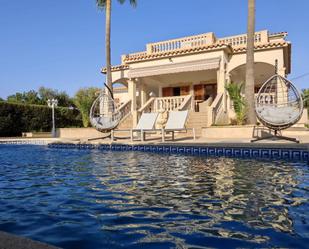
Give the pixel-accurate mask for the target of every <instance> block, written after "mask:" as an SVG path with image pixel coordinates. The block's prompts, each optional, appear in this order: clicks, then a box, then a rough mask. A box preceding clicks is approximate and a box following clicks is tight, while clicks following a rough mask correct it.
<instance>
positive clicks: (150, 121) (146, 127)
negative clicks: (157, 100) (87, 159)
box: [111, 112, 159, 141]
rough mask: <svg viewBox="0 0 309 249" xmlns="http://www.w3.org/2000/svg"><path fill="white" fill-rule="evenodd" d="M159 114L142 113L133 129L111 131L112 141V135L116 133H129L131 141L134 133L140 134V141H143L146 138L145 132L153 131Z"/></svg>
mask: <svg viewBox="0 0 309 249" xmlns="http://www.w3.org/2000/svg"><path fill="white" fill-rule="evenodd" d="M158 115H159V113H157V112H151V113H142V116H141V118H140V119H139V121H138V124H137V126H136V127H135V128H134V129H130V130H113V131H112V135H111V137H112V141H113V140H114V134H115V132H117V131H130V136H131V141H133V139H134V136H133V135H134V133H135V132H140V133H141V141H144V140H145V138H146V131H154V130H155V124H156V121H157V118H158Z"/></svg>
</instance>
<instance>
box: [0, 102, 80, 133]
mask: <svg viewBox="0 0 309 249" xmlns="http://www.w3.org/2000/svg"><path fill="white" fill-rule="evenodd" d="M51 115H52V110H51V108H49V107H48V106H41V105H24V104H17V103H8V102H0V137H10V136H21V133H22V132H36V131H37V132H47V131H50V130H51V128H52V121H51V117H52V116H51ZM55 121H56V127H62V128H64V127H81V126H82V119H81V115H80V113H79V111H78V110H76V109H74V110H72V109H69V108H65V107H57V108H55Z"/></svg>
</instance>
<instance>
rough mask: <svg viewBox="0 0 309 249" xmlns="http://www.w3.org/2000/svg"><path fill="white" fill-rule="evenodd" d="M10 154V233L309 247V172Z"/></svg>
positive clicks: (211, 162)
mask: <svg viewBox="0 0 309 249" xmlns="http://www.w3.org/2000/svg"><path fill="white" fill-rule="evenodd" d="M0 149H1V148H0ZM1 152H5V153H0V204H1V205H0V230H6V231H8V232H13V233H17V234H21V235H24V236H29V237H32V238H35V239H39V240H42V241H46V242H49V243H52V244H55V245H58V246H61V247H63V248H91V249H95V248H123V247H125V248H143V247H148V246H151V247H153V248H175V247H176V248H191V247H192V248H209V247H211V248H238V247H241V248H245V247H254V248H258V247H262V248H265V247H292V248H296V247H300V248H301V247H302V246H303V247H305V245H306V244H308V243H309V239H308V238H309V225H308V222H309V216H308V214H307V210H308V208H309V205H308V197H309V187H308V182H309V170H308V167H307V166H306V165H302V164H296V163H294V164H291V163H284V162H280V161H276V162H271V161H255V160H237V159H229V158H198V157H188V156H180V155H160V154H146V153H137V152H100V151H78V150H72V151H70V150H69V151H68V150H50V149H42V148H40V149H38V148H35V149H34V148H32V149H29V147H26V148H24V149H23V150H22V149H20V150H13V151H10V150H9V149H5V150H4V151H3V150H2V151H1ZM13 154H14V156H12V155H13ZM21 157H23V159H24V160H22V161H20V160H18V158H21Z"/></svg>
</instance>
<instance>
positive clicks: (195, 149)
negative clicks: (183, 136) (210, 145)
mask: <svg viewBox="0 0 309 249" xmlns="http://www.w3.org/2000/svg"><path fill="white" fill-rule="evenodd" d="M200 150H201V147H194V148H193V154H194V155H199V154H200Z"/></svg>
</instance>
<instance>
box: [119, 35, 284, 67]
mask: <svg viewBox="0 0 309 249" xmlns="http://www.w3.org/2000/svg"><path fill="white" fill-rule="evenodd" d="M286 35H287V33H286V32H282V33H276V34H269V32H268V31H267V30H262V31H259V32H256V33H255V45H262V44H269V43H272V42H284V41H285V40H284V38H285V37H286ZM220 45H229V46H231V47H232V48H233V49H239V48H244V47H246V45H247V34H241V35H236V36H228V37H223V38H216V36H215V34H214V33H212V32H209V33H205V34H200V35H194V36H187V37H183V38H179V39H173V40H166V41H160V42H155V43H149V44H147V45H146V51H142V52H137V53H131V54H128V55H124V56H123V57H122V62H123V63H125V62H129V61H136V60H139V59H140V58H145V57H147V56H148V57H151V56H154V55H156V54H162V53H168V52H177V51H184V50H186V49H194V48H203V47H204V48H205V47H208V46H210V47H211V46H213V47H220Z"/></svg>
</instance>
